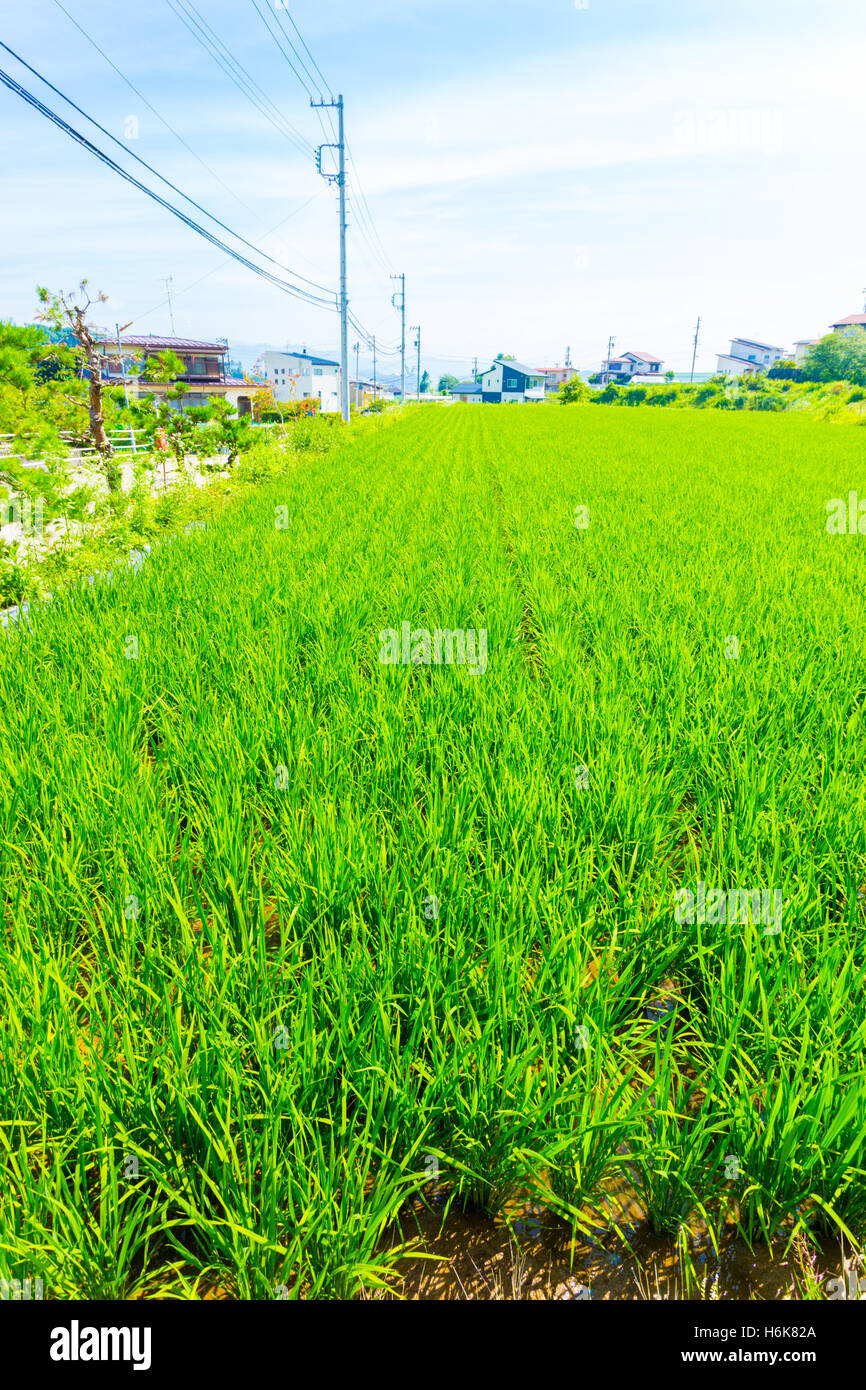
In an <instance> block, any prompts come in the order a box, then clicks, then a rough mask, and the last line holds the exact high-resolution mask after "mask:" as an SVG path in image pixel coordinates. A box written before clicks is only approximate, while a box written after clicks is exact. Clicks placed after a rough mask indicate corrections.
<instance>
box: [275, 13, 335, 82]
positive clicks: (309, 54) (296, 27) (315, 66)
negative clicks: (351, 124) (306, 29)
mask: <svg viewBox="0 0 866 1390" xmlns="http://www.w3.org/2000/svg"><path fill="white" fill-rule="evenodd" d="M281 8H282V9H283V10H284V11H285V13H286V14H287V15H288V16H289V23H290V24H291V26H292V28H293V29H294V31H295V33H296V34H297V36H298V38H299V39H300V41H301V43H302V45H303V47H304V51H305V52H306V54H307V57H308V58H309V60H310V62H311V63H312V65H313V67H314V68H315V69H316V72H317V73H318V74H319V76H320V77H321V79H322V82H323V84H324V87H325V91H326V92H327V93H328V96H330V97H333V95H334V93H333V91H332V89H331V84H330V82H329V81H328V80H327V78H326V77H325V74H324V73H323V72H322V69H321V68H320V67H319V65H318V63H317V62H316V60H315V58H314V57H313V55H312V53H311V52H310V50H309V48H308V47H307V41H306V39H305V38H304V36H303V34H302V33H301V31H300V29H299V28H298V26H297V24H296V23H295V21H294V19H293V18H292V12H291V10H290V9H288V7H287V6H286V5H285V4H284V5H282V7H281Z"/></svg>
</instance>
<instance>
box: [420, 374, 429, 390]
mask: <svg viewBox="0 0 866 1390" xmlns="http://www.w3.org/2000/svg"><path fill="white" fill-rule="evenodd" d="M429 390H430V373H429V372H424V374H423V376H422V377H421V386H420V392H421V394H423V393H424V392H425V391H429Z"/></svg>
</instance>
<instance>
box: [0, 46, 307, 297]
mask: <svg viewBox="0 0 866 1390" xmlns="http://www.w3.org/2000/svg"><path fill="white" fill-rule="evenodd" d="M0 48H5V49H6V52H7V53H10V54H11V55H12V57H13V58H14V59H15V60H16V62H19V63H20V64H21V66H22V67H23V68H26V69H27V71H28V72H32V73H33V76H34V77H38V79H39V81H40V82H42V83H43V84H44V85H45V86H46V87H47V88H48V89H49V91H52V92H54V94H55V96H58V97H60V99H61V101H65V102H66V104H67V106H71V107H72V109H73V111H77V112H78V114H79V116H83V117H84V119H85V120H86V121H89V122H90V124H91V125H93V126H95V127H96V129H97V130H99V131H101V132H102V134H103V135H105V136H107V137H108V139H109V140H112V141H113V142H114V144H115V145H119V146H120V148H121V149H122V150H123V152H124V154H127V155H129V157H130V159H134V160H135V161H136V163H137V164H140V165H141V166H142V168H144V169H147V171H148V173H151V174H153V176H154V178H157V179H159V181H160V183H164V184H165V186H166V187H167V188H170V189H171V190H172V192H173V193H177V194H178V195H179V196H180V197H181V198H183V199H184V201H185V202H187V203H189V204H190V206H191V207H194V208H195V209H196V210H197V211H198V212H200V213H201V214H202V215H203V216H204V217H207V218H209V219H210V221H211V222H214V223H216V225H217V226H218V227H222V229H223V231H224V232H228V234H229V236H233V237H234V238H235V240H236V241H240V242H242V243H243V245H244V246H248V247H249V249H250V250H251V251H255V253H256V255H257V256H261V257H262V258H263V259H264V260H266V261H270V263H271V265H275V266H277V267H278V268H279V269H280V270H285V271H287V272H288V274H289V275H294V276H295V278H296V279H297V280H303V281H304V283H305V284H307V285H311V286H312V288H313V289H316V290H324V292H325V294H330V290H329V289H328V287H327V285H320V284H318V283H317V282H316V281H315V280H310V279H308V278H307V276H306V275H301V274H300V273H299V272H298V271H295V270H292V269H291V268H290V267H289V266H287V265H283V264H282V263H281V262H280V261H278V260H275V259H274V257H273V256H269V255H268V253H267V251H262V250H261V249H260V247H258V246H256V245H255V243H254V242H252V241H247V239H246V237H243V236H241V234H240V232H235V231H233V230H232V228H231V227H229V226H228V225H227V224H226V223H225V222H221V221H220V219H219V218H218V217H215V216H214V214H213V213H212V212H208V210H207V208H204V207H202V205H201V203H197V202H196V200H195V198H191V197H190V196H189V194H188V193H184V191H183V189H182V188H178V186H177V184H175V183H172V182H171V179H167V178H166V177H165V176H164V175H163V174H161V173H160V172H159V170H158V169H154V167H153V165H152V164H148V162H147V160H146V159H142V158H141V156H140V155H137V154H135V153H134V152H133V151H132V150H130V149H128V148H127V146H126V145H125V144H124V143H123V141H122V140H118V139H117V137H116V136H115V135H112V134H111V131H110V130H106V129H105V126H103V125H100V124H99V121H97V120H94V118H93V117H92V116H89V115H88V114H87V112H86V111H85V110H84V109H83V108H82V107H81V106H79V105H77V103H76V102H74V101H73V100H72V99H71V98H70V97H68V96H66V95H65V94H64V93H63V92H61V90H60V88H59V87H55V86H54V83H53V82H49V81H48V78H47V77H43V76H42V74H41V73H40V72H37V70H36V68H34V67H32V66H31V65H30V63H28V62H25V60H24V59H23V58H22V57H21V56H20V54H18V53H16V52H15V50H14V49H12V48H10V47H9V45H8V44H7V43H4V42H3V40H2V39H0ZM21 91H22V92H23V91H24V88H22V89H21ZM45 109H46V110H47V109H48V108H47V107H46V108H45Z"/></svg>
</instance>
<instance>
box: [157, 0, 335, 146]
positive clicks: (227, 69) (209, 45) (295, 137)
mask: <svg viewBox="0 0 866 1390" xmlns="http://www.w3.org/2000/svg"><path fill="white" fill-rule="evenodd" d="M183 3H186V6H187V10H189V11H191V12H192V13H191V15H189V14H187V11H186V10H183V9H181V8H180V5H181V4H183ZM166 4H167V5H168V7H169V9H170V10H171V11H172V13H173V14H174V15H175V16H176V18H178V19H179V20H180V21H181V23H182V24H183V25H185V27H186V28H187V29H188V30H189V32H190V33H191V34H192V36H193V38H194V39H196V40H197V42H198V43H199V44H201V46H202V48H203V49H204V50H205V52H206V53H208V54H209V55H210V57H211V58H213V60H214V62H215V63H216V64H217V67H219V68H220V69H221V70H222V71H223V72H224V73H225V75H226V77H228V79H229V81H230V82H232V83H234V85H235V87H237V88H238V91H239V92H241V94H242V95H243V96H245V97H246V98H247V100H248V101H250V102H252V104H253V106H255V107H256V109H257V110H258V111H259V112H260V113H261V115H263V116H264V117H265V119H266V120H268V121H270V123H271V125H272V126H274V128H275V129H276V130H278V131H279V133H280V134H281V135H282V136H283V137H284V138H285V139H286V140H288V141H289V143H290V144H292V145H293V146H294V147H295V149H296V150H298V151H299V152H300V153H301V154H302V155H304V156H305V157H307V158H309V157H310V156H311V155H312V153H313V147H312V145H311V144H310V143H309V141H308V140H307V139H306V138H305V137H304V136H303V135H301V133H300V131H298V130H296V129H295V127H294V126H293V125H292V124H291V122H290V121H289V120H287V119H286V117H285V116H284V115H283V113H282V112H281V111H280V109H279V107H277V106H276V105H275V103H274V102H273V101H272V100H271V98H270V97H269V96H268V95H267V93H266V92H264V91H263V90H262V88H261V87H260V86H259V84H258V83H257V82H256V81H255V79H254V78H253V77H251V76H250V74H249V73H248V72H247V70H246V68H245V67H244V66H243V64H242V63H241V62H239V60H238V59H237V58H235V57H234V55H233V54H232V53H231V52H230V50H229V49H228V48H227V47H226V45H225V44H224V43H223V41H222V39H221V38H220V37H219V35H218V34H217V33H216V32H215V30H214V29H212V28H211V26H210V25H209V24H208V22H207V20H206V19H203V18H202V16H201V15H200V14H199V13H198V11H197V10H196V8H195V6H194V5H193V4H192V3H191V0H166ZM205 30H207V33H206V32H205ZM209 35H210V37H209ZM232 68H234V69H235V72H233V71H232ZM235 74H237V75H235ZM257 94H258V95H257ZM268 107H270V110H268Z"/></svg>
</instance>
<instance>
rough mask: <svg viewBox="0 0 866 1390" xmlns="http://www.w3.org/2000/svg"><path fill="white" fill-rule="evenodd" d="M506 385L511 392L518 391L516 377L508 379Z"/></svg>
mask: <svg viewBox="0 0 866 1390" xmlns="http://www.w3.org/2000/svg"><path fill="white" fill-rule="evenodd" d="M505 385H506V387H507V388H508V390H509V391H516V390H517V377H516V376H510V377H509V378H508V380H507V381H506V383H505Z"/></svg>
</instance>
